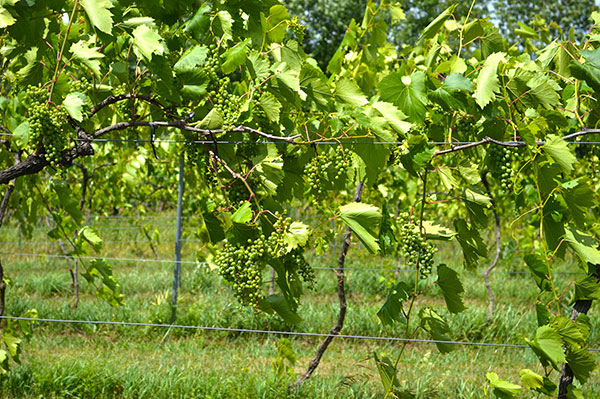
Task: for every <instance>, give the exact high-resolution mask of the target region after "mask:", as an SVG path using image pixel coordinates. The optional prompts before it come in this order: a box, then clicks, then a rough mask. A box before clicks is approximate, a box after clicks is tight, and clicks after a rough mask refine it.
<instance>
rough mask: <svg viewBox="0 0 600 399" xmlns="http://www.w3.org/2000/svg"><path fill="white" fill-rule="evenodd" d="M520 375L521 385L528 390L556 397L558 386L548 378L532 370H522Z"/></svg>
mask: <svg viewBox="0 0 600 399" xmlns="http://www.w3.org/2000/svg"><path fill="white" fill-rule="evenodd" d="M519 374H520V376H521V383H522V384H523V385H524V386H525V387H526V388H527V389H533V390H534V391H537V392H541V393H544V394H546V395H548V396H554V395H556V389H557V386H556V384H555V383H553V382H552V381H551V380H550V379H549V378H548V377H544V376H541V375H539V374H537V373H535V372H534V371H532V370H530V369H522V370H521V371H520V372H519Z"/></svg>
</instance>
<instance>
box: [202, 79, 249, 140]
mask: <svg viewBox="0 0 600 399" xmlns="http://www.w3.org/2000/svg"><path fill="white" fill-rule="evenodd" d="M230 83H231V81H230V79H229V78H228V77H227V76H225V77H223V78H221V79H219V81H218V88H217V89H214V90H211V91H210V92H209V93H208V95H209V96H210V98H211V101H212V102H213V105H214V107H215V109H216V110H217V111H219V114H221V116H222V117H223V129H225V130H227V129H231V128H233V127H235V125H236V123H237V121H238V120H239V119H240V117H241V115H242V112H241V110H240V96H238V95H236V94H233V93H231V92H229V91H228V90H227V89H228V88H229V84H230Z"/></svg>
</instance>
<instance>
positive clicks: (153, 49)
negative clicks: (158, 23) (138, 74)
mask: <svg viewBox="0 0 600 399" xmlns="http://www.w3.org/2000/svg"><path fill="white" fill-rule="evenodd" d="M132 35H133V49H134V51H135V53H136V54H137V55H138V57H143V58H145V59H146V60H147V61H150V60H151V59H152V56H153V55H154V54H156V55H163V54H165V53H166V52H167V48H166V46H165V44H164V42H163V39H162V37H161V36H160V35H159V34H158V32H157V31H156V30H154V29H152V28H149V27H148V26H147V25H140V26H138V27H137V28H135V29H134V30H133V33H132Z"/></svg>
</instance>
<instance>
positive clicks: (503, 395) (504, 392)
mask: <svg viewBox="0 0 600 399" xmlns="http://www.w3.org/2000/svg"><path fill="white" fill-rule="evenodd" d="M485 379H486V382H487V383H488V385H489V386H490V387H492V388H493V390H494V395H496V396H497V397H498V398H500V399H511V398H516V396H515V395H516V394H518V393H519V392H521V391H522V390H523V387H522V386H520V385H517V384H513V383H511V382H508V381H504V380H501V379H500V377H498V374H496V373H494V372H490V373H487V374H486V375H485Z"/></svg>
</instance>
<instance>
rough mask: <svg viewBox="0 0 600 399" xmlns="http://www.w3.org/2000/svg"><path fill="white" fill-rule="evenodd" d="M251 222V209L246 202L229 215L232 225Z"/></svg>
mask: <svg viewBox="0 0 600 399" xmlns="http://www.w3.org/2000/svg"><path fill="white" fill-rule="evenodd" d="M251 220H252V207H251V206H250V203H249V202H248V201H246V202H244V203H243V204H242V205H241V206H240V207H239V208H238V209H237V210H236V211H235V212H234V213H233V215H231V221H232V222H233V223H239V224H246V223H248V222H250V221H251Z"/></svg>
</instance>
